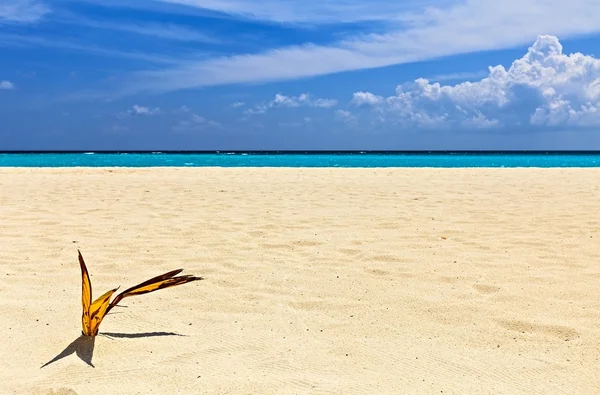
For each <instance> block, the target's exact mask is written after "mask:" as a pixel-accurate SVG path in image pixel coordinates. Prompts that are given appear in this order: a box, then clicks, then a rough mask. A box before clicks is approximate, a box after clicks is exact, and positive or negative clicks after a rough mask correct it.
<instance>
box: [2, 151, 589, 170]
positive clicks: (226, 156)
mask: <svg viewBox="0 0 600 395" xmlns="http://www.w3.org/2000/svg"><path fill="white" fill-rule="evenodd" d="M175 166H181V167H368V168H373V167H447V168H458V167H467V168H469V167H544V168H547V167H600V152H597V151H595V152H589V151H585V152H579V151H578V152H575V151H562V152H556V151H554V152H541V151H536V152H531V151H528V152H524V151H510V152H489V151H485V152H477V151H475V152H472V151H468V152H467V151H454V152H449V151H435V152H422V151H420V152H397V151H394V152H382V151H377V152H374V151H361V152H333V151H327V152H325V151H302V152H300V151H294V152H290V151H284V152H280V151H269V152H263V151H261V152H257V151H248V152H240V151H236V152H227V151H211V152H181V151H177V152H116V151H115V152H10V153H8V152H3V153H0V167H175Z"/></svg>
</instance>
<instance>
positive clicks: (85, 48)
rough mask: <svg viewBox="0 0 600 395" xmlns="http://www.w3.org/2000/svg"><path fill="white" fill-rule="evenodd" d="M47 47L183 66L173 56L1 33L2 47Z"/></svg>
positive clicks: (0, 41) (0, 44)
mask: <svg viewBox="0 0 600 395" xmlns="http://www.w3.org/2000/svg"><path fill="white" fill-rule="evenodd" d="M29 46H34V47H46V48H56V49H61V50H65V51H72V52H81V53H86V54H90V55H96V56H103V57H115V58H123V59H132V60H139V61H142V62H149V63H162V64H169V65H173V64H181V62H182V59H181V58H180V57H179V58H175V57H173V56H167V55H160V54H148V53H142V52H136V51H125V50H116V49H111V48H102V47H99V46H97V45H94V44H84V43H77V42H71V41H64V40H60V39H50V38H44V37H37V36H32V35H18V34H1V33H0V47H29Z"/></svg>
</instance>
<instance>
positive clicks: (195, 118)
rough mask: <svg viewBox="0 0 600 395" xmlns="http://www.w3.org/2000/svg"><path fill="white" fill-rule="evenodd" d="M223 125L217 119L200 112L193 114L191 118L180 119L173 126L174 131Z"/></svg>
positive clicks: (217, 127) (215, 127)
mask: <svg viewBox="0 0 600 395" xmlns="http://www.w3.org/2000/svg"><path fill="white" fill-rule="evenodd" d="M222 127H223V126H222V125H221V124H220V123H219V122H216V121H212V120H208V119H206V118H204V117H202V116H200V115H198V114H191V115H190V117H189V118H187V119H185V120H181V121H179V122H178V123H177V124H176V125H175V126H173V130H174V131H178V132H183V131H193V130H204V129H221V128H222Z"/></svg>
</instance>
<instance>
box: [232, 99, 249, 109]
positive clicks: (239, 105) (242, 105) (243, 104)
mask: <svg viewBox="0 0 600 395" xmlns="http://www.w3.org/2000/svg"><path fill="white" fill-rule="evenodd" d="M245 105H246V103H244V102H243V101H236V102H235V103H232V104H231V107H233V108H238V107H244V106H245Z"/></svg>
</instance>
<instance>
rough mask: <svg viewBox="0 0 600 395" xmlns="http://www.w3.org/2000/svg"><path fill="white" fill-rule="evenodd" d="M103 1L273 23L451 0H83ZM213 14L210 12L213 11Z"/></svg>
mask: <svg viewBox="0 0 600 395" xmlns="http://www.w3.org/2000/svg"><path fill="white" fill-rule="evenodd" d="M87 1H94V2H98V3H100V2H101V3H102V4H104V5H111V6H118V7H133V8H150V9H154V10H156V9H159V7H158V5H159V4H162V5H163V7H162V8H160V9H161V10H162V11H163V12H167V11H170V12H175V13H187V12H189V13H198V12H206V11H209V12H213V13H215V12H216V13H222V14H226V15H229V16H231V17H236V18H243V19H254V20H261V21H268V22H277V23H302V24H311V25H312V24H331V23H348V22H360V21H391V20H395V19H399V17H400V16H401V15H402V14H403V13H406V12H407V11H410V10H412V9H415V8H419V7H426V6H431V5H440V4H444V3H446V4H447V3H451V2H453V1H455V0H405V1H396V2H391V1H387V0H304V1H297V0H263V1H248V0H227V1H222V0H155V1H131V0H129V1H127V0H103V1H101V0H87ZM213 16H214V15H213Z"/></svg>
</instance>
